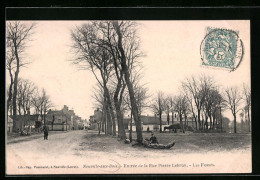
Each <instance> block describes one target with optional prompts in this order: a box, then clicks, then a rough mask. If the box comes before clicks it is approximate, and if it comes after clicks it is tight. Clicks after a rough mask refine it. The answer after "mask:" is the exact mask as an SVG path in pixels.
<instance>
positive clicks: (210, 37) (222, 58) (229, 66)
mask: <svg viewBox="0 0 260 180" xmlns="http://www.w3.org/2000/svg"><path fill="white" fill-rule="evenodd" d="M238 34H239V32H238V31H233V30H229V29H221V28H211V27H207V32H206V36H205V37H204V39H203V41H202V43H201V46H200V55H201V60H202V66H204V67H210V68H217V69H222V70H229V71H234V70H236V69H237V68H238V67H239V65H240V63H241V61H242V59H243V54H244V49H243V42H242V40H241V39H240V37H239V35H238Z"/></svg>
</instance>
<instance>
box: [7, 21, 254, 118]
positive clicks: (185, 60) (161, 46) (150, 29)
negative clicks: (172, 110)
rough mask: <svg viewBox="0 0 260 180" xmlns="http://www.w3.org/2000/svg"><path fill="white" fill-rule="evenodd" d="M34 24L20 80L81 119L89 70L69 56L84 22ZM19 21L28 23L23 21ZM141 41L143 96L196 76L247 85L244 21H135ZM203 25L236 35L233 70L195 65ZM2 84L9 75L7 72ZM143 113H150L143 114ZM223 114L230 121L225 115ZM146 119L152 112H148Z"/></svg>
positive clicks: (89, 105) (175, 88) (90, 103)
mask: <svg viewBox="0 0 260 180" xmlns="http://www.w3.org/2000/svg"><path fill="white" fill-rule="evenodd" d="M33 22H36V23H37V26H36V28H35V29H34V34H33V35H32V41H30V43H29V44H28V47H27V49H26V54H25V58H26V60H29V61H32V63H31V64H29V65H28V66H27V67H26V68H23V69H21V72H20V77H22V78H25V79H29V80H31V81H32V82H34V83H35V84H36V85H37V86H38V87H39V88H45V89H46V92H47V94H48V95H49V96H50V99H51V100H52V102H53V104H54V107H53V109H61V108H62V107H63V105H67V106H68V107H69V108H70V109H73V110H74V111H75V113H76V114H77V115H79V116H81V117H82V118H84V119H89V116H90V115H92V114H93V112H94V108H95V107H94V99H93V98H92V97H91V96H92V94H93V87H94V86H95V85H96V83H97V82H96V80H95V77H94V75H93V74H92V73H91V72H90V71H81V70H80V71H79V70H78V69H77V67H76V66H75V65H73V64H72V63H71V61H70V60H72V59H73V58H74V54H73V52H72V48H71V45H72V40H71V36H70V31H71V29H73V28H74V27H75V26H76V25H81V24H83V23H86V22H87V21H33ZM23 23H26V24H27V23H28V24H30V23H32V21H26V22H23ZM138 23H139V26H138V35H139V37H140V39H141V50H142V51H143V52H144V53H145V54H146V56H145V57H142V59H141V61H142V64H143V67H144V69H143V74H144V76H143V79H142V83H145V84H146V86H147V87H148V88H149V94H152V95H154V94H156V93H157V92H158V91H163V92H164V93H165V94H169V95H177V94H178V93H179V91H180V85H181V81H183V80H184V79H185V78H186V77H190V76H191V75H199V74H201V73H204V74H207V75H210V76H212V77H214V79H215V80H216V81H217V84H219V85H220V86H221V87H223V88H225V87H230V86H240V87H241V85H242V84H243V83H247V84H249V85H250V21H247V20H243V21H138ZM206 27H215V28H225V29H232V30H235V31H238V34H239V37H240V38H241V40H242V41H243V44H244V56H243V59H242V62H241V64H240V66H239V67H238V69H236V70H235V71H233V72H229V71H225V70H222V69H212V68H205V67H203V66H201V56H200V45H201V43H202V40H203V38H204V36H205V35H206ZM6 78H7V84H8V82H9V79H10V78H9V77H8V74H7V77H6ZM146 113H151V112H149V111H147V112H146ZM225 113H226V116H228V117H232V116H231V114H230V113H229V112H225ZM150 115H152V114H150Z"/></svg>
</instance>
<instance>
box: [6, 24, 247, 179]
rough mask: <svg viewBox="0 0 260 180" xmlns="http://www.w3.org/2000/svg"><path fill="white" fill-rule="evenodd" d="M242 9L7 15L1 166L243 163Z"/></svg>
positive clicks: (226, 168)
mask: <svg viewBox="0 0 260 180" xmlns="http://www.w3.org/2000/svg"><path fill="white" fill-rule="evenodd" d="M250 61H251V60H250V21H249V20H214V21H213V20H212V21H209V20H207V21H206V20H193V21H189V20H185V21H180V20H179V21H174V20H168V21H155V20H149V21H138V20H135V21H128V20H126V21H123V20H106V21H105V20H104V21H87V20H86V21H64V20H63V21H54V20H52V21H6V174H7V175H35V174H198V173H200V174H201V173H206V174H207V173H251V172H252V144H251V121H252V119H251V84H250V82H251V77H250Z"/></svg>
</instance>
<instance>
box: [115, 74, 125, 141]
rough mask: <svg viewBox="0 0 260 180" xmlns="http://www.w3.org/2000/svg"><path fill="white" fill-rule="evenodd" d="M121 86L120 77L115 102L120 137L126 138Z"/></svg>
mask: <svg viewBox="0 0 260 180" xmlns="http://www.w3.org/2000/svg"><path fill="white" fill-rule="evenodd" d="M120 87H121V80H120V79H119V80H118V84H117V87H116V91H115V93H114V103H115V107H116V118H117V123H118V136H119V137H120V139H126V134H125V128H124V122H123V115H122V113H121V108H120V107H121V104H120V102H119V100H118V95H119V92H120Z"/></svg>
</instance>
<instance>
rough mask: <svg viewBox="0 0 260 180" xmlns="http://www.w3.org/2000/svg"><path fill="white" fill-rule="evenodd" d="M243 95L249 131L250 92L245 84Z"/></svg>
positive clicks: (249, 129)
mask: <svg viewBox="0 0 260 180" xmlns="http://www.w3.org/2000/svg"><path fill="white" fill-rule="evenodd" d="M243 93H244V100H245V103H246V110H247V111H246V112H247V119H248V131H249V132H250V131H251V123H250V109H251V90H250V87H249V86H248V85H246V84H243Z"/></svg>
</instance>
